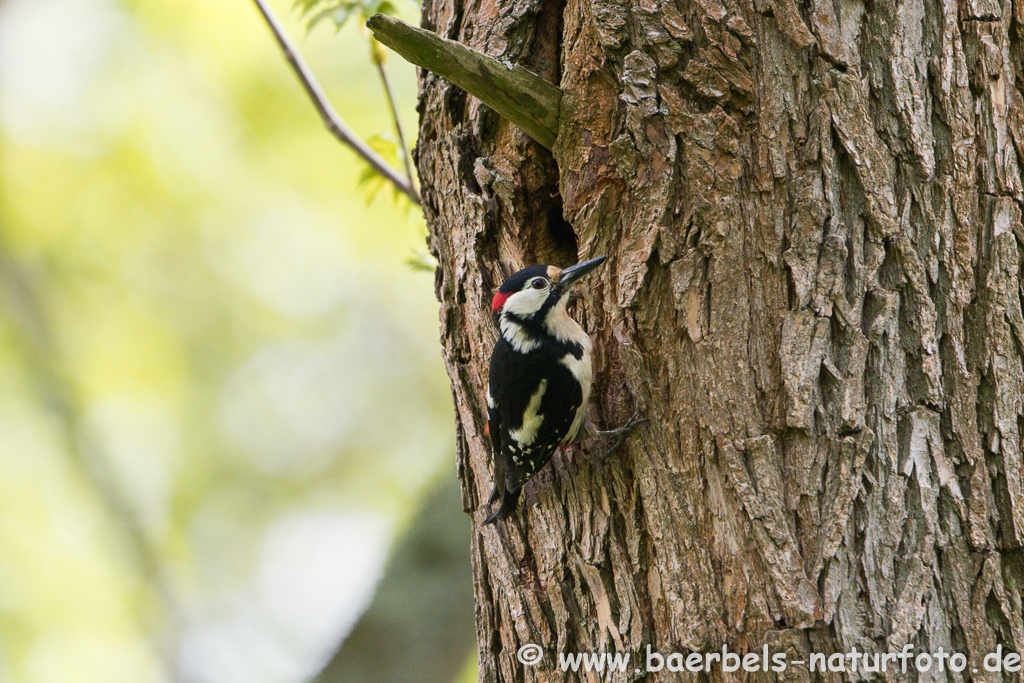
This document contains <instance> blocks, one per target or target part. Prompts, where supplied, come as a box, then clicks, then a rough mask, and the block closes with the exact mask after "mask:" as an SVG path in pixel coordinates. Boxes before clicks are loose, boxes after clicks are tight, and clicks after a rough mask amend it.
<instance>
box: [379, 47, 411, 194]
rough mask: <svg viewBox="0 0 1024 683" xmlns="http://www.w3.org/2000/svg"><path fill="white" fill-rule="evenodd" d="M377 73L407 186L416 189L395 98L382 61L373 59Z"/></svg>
mask: <svg viewBox="0 0 1024 683" xmlns="http://www.w3.org/2000/svg"><path fill="white" fill-rule="evenodd" d="M370 40H372V41H374V42H377V39H376V38H374V37H373V36H370ZM374 62H375V63H376V64H377V73H378V74H380V82H381V84H383V86H384V95H385V96H386V97H387V100H388V107H389V108H390V109H391V120H392V121H394V123H395V133H396V134H397V135H398V148H399V149H400V150H401V152H402V163H403V164H405V177H406V178H408V179H409V184H410V185H412V186H413V187H416V181H415V179H414V178H413V175H412V164H411V163H410V162H409V148H408V147H406V145H405V135H403V134H402V123H401V121H399V120H398V107H397V106H396V105H395V96H394V95H393V94H392V92H391V83H390V82H389V81H388V74H387V71H385V70H384V61H383V60H380V59H375V60H374Z"/></svg>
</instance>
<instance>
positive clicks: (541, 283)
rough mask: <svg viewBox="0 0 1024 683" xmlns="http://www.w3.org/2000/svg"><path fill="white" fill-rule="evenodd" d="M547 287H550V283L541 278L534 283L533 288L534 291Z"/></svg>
mask: <svg viewBox="0 0 1024 683" xmlns="http://www.w3.org/2000/svg"><path fill="white" fill-rule="evenodd" d="M547 286H548V281H547V280H545V279H544V278H542V277H539V278H537V279H536V280H534V281H533V288H534V289H544V288H545V287H547Z"/></svg>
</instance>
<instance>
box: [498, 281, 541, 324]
mask: <svg viewBox="0 0 1024 683" xmlns="http://www.w3.org/2000/svg"><path fill="white" fill-rule="evenodd" d="M547 298H548V289H547V287H545V288H544V289H534V288H533V287H530V288H528V289H524V290H523V291H521V292H516V293H515V294H513V295H512V296H510V297H509V298H508V299H506V300H505V305H504V306H502V308H501V310H502V311H505V312H508V313H513V314H515V315H518V316H519V317H520V318H527V317H529V316H531V315H533V314H534V313H536V312H537V311H539V310H540V307H541V306H543V305H544V302H545V301H546V300H547Z"/></svg>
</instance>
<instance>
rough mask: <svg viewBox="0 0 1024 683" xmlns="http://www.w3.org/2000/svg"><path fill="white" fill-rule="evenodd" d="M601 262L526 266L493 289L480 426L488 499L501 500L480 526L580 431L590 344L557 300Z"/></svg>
mask: <svg viewBox="0 0 1024 683" xmlns="http://www.w3.org/2000/svg"><path fill="white" fill-rule="evenodd" d="M603 261H604V257H600V258H596V259H592V260H590V261H584V262H583V263H580V264H578V265H575V266H572V267H571V268H566V269H565V270H561V269H559V268H556V267H554V266H546V265H540V266H530V267H529V268H524V269H523V270H520V271H519V272H518V273H516V274H514V275H512V276H511V277H510V278H508V279H507V280H505V282H504V283H503V284H502V285H501V288H500V289H498V292H497V293H496V294H495V295H494V299H493V301H492V303H491V313H492V316H493V318H494V322H495V324H496V325H497V326H498V329H499V331H500V333H501V336H500V337H499V339H498V341H497V342H496V343H495V345H494V351H493V352H492V353H491V368H490V377H489V380H488V390H487V422H488V425H487V426H488V432H489V434H490V438H491V448H492V452H493V455H494V482H495V483H494V491H493V492H492V493H491V498H490V503H491V504H492V505H493V504H494V503H495V502H497V501H498V500H499V499H500V500H501V506H500V507H499V508H498V509H497V510H496V511H494V512H493V513H492V514H491V515H490V517H488V518H487V520H486V521H485V522H484V524H490V523H491V522H494V521H496V520H499V519H505V518H506V517H508V516H509V515H511V514H512V512H514V511H515V509H516V506H517V505H518V504H519V497H520V495H521V492H522V488H523V484H525V483H526V481H527V480H528V479H529V478H530V477H532V476H533V475H535V474H536V473H537V472H539V471H540V470H541V468H543V467H544V465H546V464H547V463H548V461H550V460H551V456H552V455H553V454H554V452H555V449H556V448H558V446H561V445H565V444H568V443H571V442H573V441H575V440H577V439H578V438H580V437H581V436H583V432H584V431H585V430H586V410H587V401H588V400H589V398H590V387H591V382H592V379H593V365H592V362H591V350H592V343H591V340H590V335H588V334H587V333H586V331H585V330H584V329H583V328H582V327H581V326H580V324H579V323H577V322H576V321H575V320H573V319H572V318H571V317H569V314H568V313H567V312H566V310H565V306H566V302H567V299H568V296H567V295H568V293H569V289H570V288H571V287H572V285H573V284H574V283H575V282H577V281H578V280H579V279H580V278H581V277H583V276H584V275H586V274H587V273H589V272H591V271H592V270H594V269H595V268H596V267H597V266H599V265H601V263H602V262H603Z"/></svg>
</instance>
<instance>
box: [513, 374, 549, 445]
mask: <svg viewBox="0 0 1024 683" xmlns="http://www.w3.org/2000/svg"><path fill="white" fill-rule="evenodd" d="M547 390H548V381H547V380H546V379H542V380H541V381H540V385H538V387H537V391H536V392H534V394H533V396H531V397H530V403H529V405H527V406H526V414H525V415H523V426H522V427H520V428H519V429H516V430H514V431H512V432H509V434H510V435H511V436H512V438H513V439H515V440H516V441H518V442H519V443H521V444H523V445H527V446H528V445H530V444H532V443H533V442H534V440H535V439H536V438H537V432H538V431H540V426H541V425H542V424H543V423H544V416H543V415H540V414H538V413H537V411H538V410H540V401H541V399H542V398H544V392H545V391H547Z"/></svg>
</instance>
